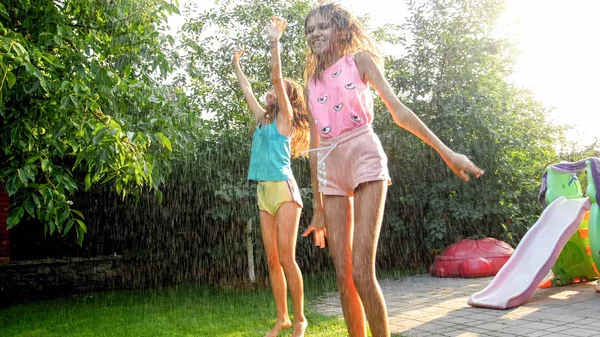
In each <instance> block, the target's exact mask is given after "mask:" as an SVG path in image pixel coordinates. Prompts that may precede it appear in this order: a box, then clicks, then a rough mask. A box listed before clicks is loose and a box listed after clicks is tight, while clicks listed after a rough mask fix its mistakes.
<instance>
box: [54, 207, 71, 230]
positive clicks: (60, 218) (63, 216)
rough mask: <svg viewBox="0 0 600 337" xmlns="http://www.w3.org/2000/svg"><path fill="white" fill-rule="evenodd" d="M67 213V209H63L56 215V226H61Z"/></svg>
mask: <svg viewBox="0 0 600 337" xmlns="http://www.w3.org/2000/svg"><path fill="white" fill-rule="evenodd" d="M68 215H69V210H66V209H65V210H63V211H62V212H60V214H59V215H58V222H57V225H58V227H59V228H60V227H62V224H63V223H64V222H65V220H67V216H68Z"/></svg>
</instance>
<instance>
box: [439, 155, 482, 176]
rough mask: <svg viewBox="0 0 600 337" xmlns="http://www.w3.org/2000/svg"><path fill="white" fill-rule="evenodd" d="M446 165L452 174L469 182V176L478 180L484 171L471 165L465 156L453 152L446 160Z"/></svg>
mask: <svg viewBox="0 0 600 337" xmlns="http://www.w3.org/2000/svg"><path fill="white" fill-rule="evenodd" d="M446 164H448V167H450V169H451V170H452V172H454V174H456V175H457V176H458V177H459V178H461V179H462V180H464V181H469V179H471V177H470V175H469V174H471V175H473V176H474V177H475V178H479V177H480V176H481V175H482V174H483V173H484V171H483V170H482V169H480V168H479V167H477V166H476V165H475V164H473V162H472V161H471V160H470V159H469V158H467V156H465V155H464V154H460V153H456V152H453V153H452V155H450V157H448V158H447V159H446Z"/></svg>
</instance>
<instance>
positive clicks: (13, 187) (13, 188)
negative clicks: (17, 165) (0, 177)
mask: <svg viewBox="0 0 600 337" xmlns="http://www.w3.org/2000/svg"><path fill="white" fill-rule="evenodd" d="M19 187H20V186H19V180H18V179H17V176H16V175H15V176H12V177H10V178H8V180H7V181H6V191H7V192H8V195H9V196H13V195H14V194H15V193H17V191H18V190H19Z"/></svg>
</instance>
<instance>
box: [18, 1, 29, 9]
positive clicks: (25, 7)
mask: <svg viewBox="0 0 600 337" xmlns="http://www.w3.org/2000/svg"><path fill="white" fill-rule="evenodd" d="M19 2H20V3H21V6H23V10H25V11H26V10H28V9H29V0H19Z"/></svg>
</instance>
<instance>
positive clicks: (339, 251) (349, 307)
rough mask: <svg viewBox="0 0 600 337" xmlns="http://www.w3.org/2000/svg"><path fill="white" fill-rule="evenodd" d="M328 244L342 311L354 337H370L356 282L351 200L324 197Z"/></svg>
mask: <svg viewBox="0 0 600 337" xmlns="http://www.w3.org/2000/svg"><path fill="white" fill-rule="evenodd" d="M323 210H324V212H325V226H326V228H327V243H328V245H329V252H330V253H331V256H332V258H333V263H334V265H335V275H336V279H337V285H338V289H339V293H340V301H341V303H342V311H343V313H344V319H345V320H346V327H347V328H348V334H349V335H350V337H365V336H366V335H367V330H366V321H365V313H364V310H363V306H362V303H361V301H360V297H359V296H358V292H357V290H356V287H355V286H354V280H353V279H352V235H353V234H352V231H353V223H352V204H351V203H350V198H349V197H343V196H330V195H324V196H323Z"/></svg>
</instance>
